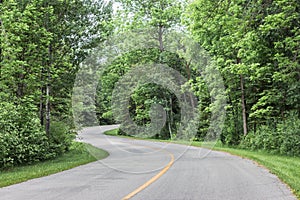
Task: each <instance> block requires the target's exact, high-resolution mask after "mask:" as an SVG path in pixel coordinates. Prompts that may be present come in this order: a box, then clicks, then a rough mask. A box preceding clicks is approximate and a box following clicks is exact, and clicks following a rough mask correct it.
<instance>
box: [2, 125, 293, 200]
mask: <svg viewBox="0 0 300 200" xmlns="http://www.w3.org/2000/svg"><path fill="white" fill-rule="evenodd" d="M115 127H116V126H101V127H91V128H86V129H84V130H83V131H82V132H81V133H80V134H79V136H80V138H81V139H82V141H84V142H87V143H90V144H92V145H94V146H96V147H99V148H102V149H105V150H107V151H108V152H109V153H110V156H109V157H107V158H106V159H103V160H100V161H97V162H94V163H90V164H87V165H84V166H80V167H77V168H74V169H71V170H67V171H64V172H61V173H58V174H54V175H50V176H47V177H43V178H38V179H33V180H30V181H27V182H24V183H20V184H16V185H12V186H9V187H4V188H1V189H0V199H1V200H102V199H103V200H118V199H124V200H125V199H132V200H154V199H157V200H218V199H220V200H235V199H236V200H247V199H249V200H268V199H270V200H296V197H294V196H293V195H292V193H291V192H290V190H289V189H288V188H287V186H286V185H285V184H283V183H281V182H280V181H279V179H278V178H277V177H276V176H274V175H272V174H270V173H269V172H268V171H267V170H266V169H264V168H262V167H259V166H257V165H256V164H255V163H254V162H252V161H250V160H247V159H243V158H240V157H237V156H232V155H230V154H227V153H222V152H216V151H210V150H207V149H203V148H196V147H189V146H185V145H177V144H170V143H160V142H150V141H140V140H133V139H125V138H118V137H111V136H105V135H103V134H102V133H103V132H104V131H106V130H109V129H113V128H115Z"/></svg>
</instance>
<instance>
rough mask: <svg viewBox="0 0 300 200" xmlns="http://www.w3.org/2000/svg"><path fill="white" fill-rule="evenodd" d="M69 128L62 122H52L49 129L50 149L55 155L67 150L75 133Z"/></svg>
mask: <svg viewBox="0 0 300 200" xmlns="http://www.w3.org/2000/svg"><path fill="white" fill-rule="evenodd" d="M70 130H71V127H69V126H68V125H67V124H66V123H64V122H62V121H52V126H51V127H50V137H51V138H50V142H51V149H52V150H53V151H54V152H56V154H62V153H64V152H66V151H68V150H69V148H70V146H71V144H72V141H73V139H74V138H75V133H73V132H71V131H70Z"/></svg>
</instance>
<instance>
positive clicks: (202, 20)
mask: <svg viewBox="0 0 300 200" xmlns="http://www.w3.org/2000/svg"><path fill="white" fill-rule="evenodd" d="M118 2H119V3H120V4H121V5H122V9H121V10H120V11H119V15H118V16H116V17H115V20H114V25H115V26H117V27H118V28H117V30H118V31H120V32H122V31H123V32H126V31H128V30H132V29H139V28H145V27H152V28H154V29H155V30H156V31H155V32H154V33H153V38H155V42H156V50H157V51H153V50H146V49H140V50H139V51H133V52H130V53H128V54H127V55H124V56H121V57H120V58H119V59H118V60H116V61H115V62H113V63H112V64H111V65H110V66H109V67H108V68H107V70H106V72H105V73H104V75H103V77H102V79H101V80H100V81H99V87H98V105H97V108H98V119H99V120H100V121H102V123H103V122H104V123H112V122H114V118H113V113H112V110H111V107H110V100H111V99H110V92H111V91H112V90H113V85H114V84H112V83H115V82H117V80H118V79H119V78H120V77H122V76H123V75H124V74H125V73H126V72H127V71H128V70H129V69H130V68H132V67H134V66H137V65H139V64H143V63H147V62H155V63H167V64H168V63H169V66H171V67H174V69H176V70H179V71H180V72H181V73H183V74H184V75H185V76H186V77H187V78H188V79H189V82H190V84H191V85H192V88H193V90H194V93H195V94H196V95H197V98H198V100H199V106H198V110H199V115H200V116H199V127H198V133H197V135H196V137H195V139H196V140H203V139H204V138H205V137H206V136H207V132H208V129H209V124H210V123H211V121H212V120H213V119H211V113H212V110H213V109H214V106H213V105H212V104H211V99H210V96H211V95H210V92H209V91H208V88H207V85H206V83H205V81H204V80H203V78H201V74H199V72H198V71H197V70H195V66H192V65H189V61H188V60H184V59H182V57H180V55H179V54H177V55H173V57H172V56H169V57H168V56H167V54H168V52H167V51H166V50H165V49H164V46H166V45H170V43H172V42H171V41H167V39H166V38H167V34H168V29H172V28H173V29H176V28H178V27H181V28H183V29H185V30H186V31H188V32H190V33H191V34H192V35H193V37H194V39H195V40H196V41H197V42H198V43H199V44H200V45H201V47H202V48H204V49H205V50H206V51H207V52H208V53H209V55H210V56H211V57H212V58H213V60H214V61H215V63H216V67H217V68H218V70H219V71H220V73H221V75H222V78H223V81H224V86H225V89H226V96H227V106H226V120H225V124H224V126H223V131H222V133H221V135H220V140H221V141H222V142H223V143H224V144H228V145H239V146H240V147H244V148H251V149H263V150H267V151H272V152H278V153H283V154H289V155H300V145H299V144H300V143H299V141H300V133H299V126H300V123H299V122H300V120H299V114H300V107H299V102H300V95H299V94H300V83H299V80H300V59H299V52H300V50H299V46H300V40H299V39H300V37H299V35H300V32H299V30H300V29H299V27H300V24H299V23H300V17H299V16H300V15H299V14H300V11H299V9H300V4H299V1H298V0H292V1H289V0H280V1H279V0H275V1H267V0H256V1H246V0H234V1H232V0H231V1H228V0H220V1H213V0H209V1H206V0H205V1H204V0H196V1H194V2H193V3H190V4H189V3H187V2H184V1H169V0H159V1H155V0H152V1H147V2H144V1H135V0H120V1H118ZM128 19H129V20H128ZM148 40H150V39H149V38H148ZM124 43H125V42H124ZM145 43H146V42H145ZM125 44H126V43H125ZM190 51H192V50H190ZM141 53H142V54H143V55H141ZM145 54H146V55H148V56H145ZM175 54H176V53H175ZM176 56H178V59H176ZM172 61H174V62H176V64H174V63H172ZM108 82H109V83H110V84H106V83H108ZM150 88H152V90H151V89H149V85H148V86H147V85H145V86H141V87H140V88H137V89H136V91H135V92H134V94H133V96H132V98H131V107H130V113H131V116H132V118H133V119H134V121H135V122H136V123H137V124H139V125H144V126H147V125H149V124H150V123H151V120H150V116H149V111H150V104H152V103H158V104H160V105H162V106H163V107H164V110H165V111H166V112H167V123H166V126H165V127H164V128H163V129H162V132H161V133H160V134H159V135H156V137H158V138H164V139H169V138H171V135H172V133H174V132H176V127H178V125H177V124H178V122H179V121H180V120H178V119H179V118H180V113H179V110H180V109H179V105H178V104H176V98H174V96H173V97H172V96H170V95H171V94H166V93H165V91H163V90H162V89H161V88H156V87H154V86H150ZM107 94H108V95H107ZM162 96H163V97H162ZM169 125H171V127H172V129H169V128H168V126H169ZM120 134H125V133H122V131H120Z"/></svg>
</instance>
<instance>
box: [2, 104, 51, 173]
mask: <svg viewBox="0 0 300 200" xmlns="http://www.w3.org/2000/svg"><path fill="white" fill-rule="evenodd" d="M0 149H1V153H0V168H2V167H7V166H12V165H18V164H23V163H32V162H36V161H40V160H45V159H49V158H52V157H54V156H55V152H51V151H49V141H48V138H47V136H46V133H45V132H44V131H43V130H42V129H41V127H40V124H39V119H38V118H37V116H36V113H35V110H34V109H33V108H32V107H28V106H21V105H18V106H16V105H13V104H11V103H1V104H0Z"/></svg>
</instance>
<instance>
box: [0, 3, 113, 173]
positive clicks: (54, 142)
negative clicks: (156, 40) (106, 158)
mask: <svg viewBox="0 0 300 200" xmlns="http://www.w3.org/2000/svg"><path fill="white" fill-rule="evenodd" d="M0 9H1V13H0V22H1V24H0V25H1V27H0V28H1V31H0V41H1V43H0V102H1V103H0V109H1V114H0V126H1V128H0V149H1V153H0V167H3V166H10V165H15V164H20V163H28V162H33V161H38V160H44V159H48V158H51V157H54V156H56V155H58V154H60V153H62V152H64V151H66V150H67V149H68V148H69V145H70V143H71V140H72V138H73V136H72V135H74V134H72V129H74V126H73V119H72V110H71V95H72V88H73V83H74V79H75V76H76V72H77V71H78V68H79V63H80V62H81V61H82V60H84V59H85V57H86V55H87V53H88V50H89V49H91V48H92V47H94V46H95V45H97V43H98V42H99V41H102V40H103V39H104V38H105V35H107V34H108V32H109V29H110V28H109V27H108V26H107V25H106V23H107V22H108V21H109V18H110V13H111V6H110V5H107V6H106V7H105V9H103V3H101V2H100V1H97V0H95V1H94V0H84V1H82V0H70V1H69V0H3V1H1V4H0Z"/></svg>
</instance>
